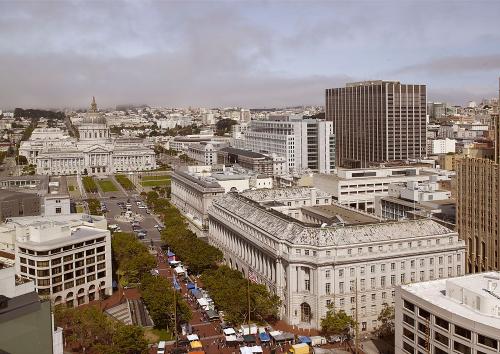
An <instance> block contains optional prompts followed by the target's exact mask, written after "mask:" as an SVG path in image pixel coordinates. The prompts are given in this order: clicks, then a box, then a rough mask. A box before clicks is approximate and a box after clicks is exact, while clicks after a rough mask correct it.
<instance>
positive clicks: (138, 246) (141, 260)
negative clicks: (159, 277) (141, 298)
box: [111, 232, 156, 285]
mask: <svg viewBox="0 0 500 354" xmlns="http://www.w3.org/2000/svg"><path fill="white" fill-rule="evenodd" d="M111 247H112V249H113V257H114V259H115V261H116V264H117V265H118V269H117V273H118V274H119V275H120V276H121V277H120V282H121V284H122V285H126V284H129V283H139V282H140V281H141V277H142V276H143V274H145V273H148V272H149V271H150V270H151V269H152V268H154V267H155V265H156V259H155V257H154V256H153V255H151V254H150V253H149V250H148V248H147V247H146V246H145V245H144V244H143V243H142V242H140V241H139V240H138V239H137V238H136V237H135V236H134V235H133V234H129V233H125V232H115V233H114V234H113V238H112V240H111Z"/></svg>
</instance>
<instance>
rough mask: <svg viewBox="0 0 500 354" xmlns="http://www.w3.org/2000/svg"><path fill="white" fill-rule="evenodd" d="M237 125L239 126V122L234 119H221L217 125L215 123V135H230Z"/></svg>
mask: <svg viewBox="0 0 500 354" xmlns="http://www.w3.org/2000/svg"><path fill="white" fill-rule="evenodd" d="M235 124H238V122H237V121H235V120H233V119H229V118H225V119H221V120H219V121H217V123H215V129H216V132H215V134H216V135H220V136H223V135H225V134H227V133H230V132H231V127H232V126H233V125H235Z"/></svg>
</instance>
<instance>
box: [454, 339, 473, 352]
mask: <svg viewBox="0 0 500 354" xmlns="http://www.w3.org/2000/svg"><path fill="white" fill-rule="evenodd" d="M453 349H455V350H456V351H457V352H459V353H462V354H471V350H470V348H469V347H468V346H466V345H465V344H462V343H460V342H453Z"/></svg>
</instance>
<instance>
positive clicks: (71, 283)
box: [64, 281, 75, 290]
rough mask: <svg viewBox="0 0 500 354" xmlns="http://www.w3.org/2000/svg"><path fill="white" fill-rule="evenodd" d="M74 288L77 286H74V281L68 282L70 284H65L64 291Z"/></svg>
mask: <svg viewBox="0 0 500 354" xmlns="http://www.w3.org/2000/svg"><path fill="white" fill-rule="evenodd" d="M74 286H75V285H74V282H73V281H68V282H66V283H64V290H67V289H71V288H72V287H74Z"/></svg>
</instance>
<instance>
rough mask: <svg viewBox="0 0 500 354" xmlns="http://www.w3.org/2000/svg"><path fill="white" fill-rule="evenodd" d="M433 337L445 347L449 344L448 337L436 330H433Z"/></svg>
mask: <svg viewBox="0 0 500 354" xmlns="http://www.w3.org/2000/svg"><path fill="white" fill-rule="evenodd" d="M434 339H435V340H437V341H438V342H439V343H441V344H443V345H445V346H447V347H449V346H450V340H449V339H448V337H446V336H445V335H444V334H441V333H440V332H438V331H434Z"/></svg>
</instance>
